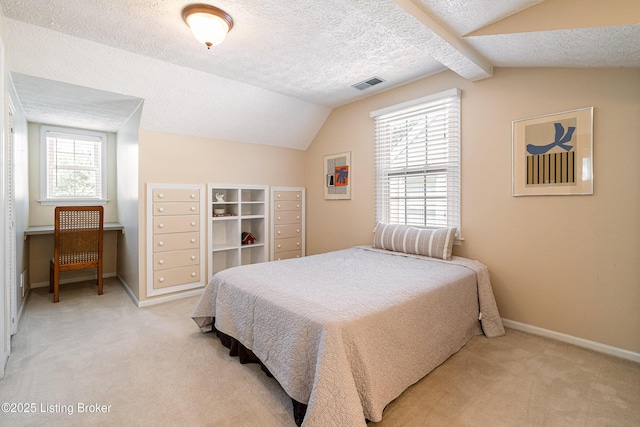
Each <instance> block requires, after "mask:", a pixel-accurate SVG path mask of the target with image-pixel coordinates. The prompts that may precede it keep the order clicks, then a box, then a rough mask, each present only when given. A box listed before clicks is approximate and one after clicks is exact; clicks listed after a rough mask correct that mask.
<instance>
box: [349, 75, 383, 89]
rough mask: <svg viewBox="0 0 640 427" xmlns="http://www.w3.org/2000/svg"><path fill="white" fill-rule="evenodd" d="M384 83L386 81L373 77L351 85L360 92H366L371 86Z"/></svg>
mask: <svg viewBox="0 0 640 427" xmlns="http://www.w3.org/2000/svg"><path fill="white" fill-rule="evenodd" d="M383 81H384V80H382V79H381V78H380V77H372V78H370V79H369V80H365V81H363V82H360V83H356V84H354V85H351V87H355V88H356V89H358V90H365V89H369V88H370V87H371V86H375V85H377V84H378V83H382V82H383Z"/></svg>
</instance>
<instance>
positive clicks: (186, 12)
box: [182, 4, 233, 49]
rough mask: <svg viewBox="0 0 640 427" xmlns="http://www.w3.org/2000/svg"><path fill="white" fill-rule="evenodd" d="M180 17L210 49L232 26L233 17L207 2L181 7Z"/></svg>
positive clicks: (222, 38)
mask: <svg viewBox="0 0 640 427" xmlns="http://www.w3.org/2000/svg"><path fill="white" fill-rule="evenodd" d="M182 19H184V22H186V24H187V25H188V26H189V28H191V32H192V33H193V35H194V36H195V38H196V39H198V40H199V41H200V42H201V43H204V45H205V46H207V49H211V46H217V45H219V44H220V43H222V41H223V40H224V38H225V37H226V36H227V33H228V32H229V31H231V28H233V18H231V15H229V14H228V13H227V12H225V11H224V10H222V9H218V8H217V7H215V6H210V5H208V4H192V5H189V6H187V7H185V8H184V9H182Z"/></svg>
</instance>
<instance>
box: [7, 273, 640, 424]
mask: <svg viewBox="0 0 640 427" xmlns="http://www.w3.org/2000/svg"><path fill="white" fill-rule="evenodd" d="M104 287H105V288H104V289H105V291H104V295H102V296H98V295H97V290H96V288H95V285H93V284H92V283H88V282H84V283H76V284H67V285H63V286H61V290H60V303H58V304H53V303H52V297H51V295H50V294H48V292H47V291H48V290H47V289H45V288H39V289H34V290H32V291H31V294H30V296H29V300H28V302H27V305H26V308H25V311H24V314H23V317H22V320H21V322H20V324H19V327H18V333H17V334H16V335H14V336H13V338H12V342H11V344H12V354H11V357H10V358H9V362H8V364H7V370H6V374H5V377H4V378H3V379H2V380H0V403H4V402H6V403H8V404H9V409H10V410H15V411H18V412H13V413H11V412H9V413H5V412H0V425H3V426H4V425H11V426H63V425H64V426H85V425H92V426H173V425H181V426H182V425H188V426H222V427H226V426H267V427H269V426H285V427H286V426H295V423H294V422H293V416H292V412H291V411H292V408H291V401H290V399H289V398H288V397H287V395H286V394H285V393H284V391H283V390H282V389H281V388H280V386H279V385H278V383H277V382H276V381H275V380H274V379H271V378H268V377H267V376H266V375H265V374H264V373H263V372H262V371H260V369H259V367H258V366H257V365H241V364H240V363H239V362H238V360H237V358H234V357H230V356H229V352H228V350H227V349H226V348H224V347H223V346H222V345H221V344H220V342H219V341H218V340H217V339H214V338H213V336H212V334H203V333H201V332H200V331H199V329H198V328H197V327H196V325H195V323H194V322H193V321H192V320H191V318H190V317H189V316H190V314H191V312H192V310H193V308H194V306H195V304H196V302H197V300H198V297H190V298H185V299H182V300H177V301H171V302H167V303H163V304H159V305H155V306H151V307H148V308H137V307H135V305H134V304H133V303H132V302H131V300H130V299H129V297H128V295H127V294H126V292H125V291H124V289H123V288H122V287H121V285H120V283H119V282H118V280H117V279H108V280H105V284H104ZM6 407H7V406H6V405H5V406H3V407H2V409H3V410H4V409H5V408H6ZM25 411H32V412H25ZM369 425H370V426H371V427H373V426H376V427H390V426H638V425H640V365H639V364H637V363H633V362H631V361H627V360H623V359H618V358H615V357H612V356H607V355H603V354H600V353H596V352H593V351H590V350H585V349H582V348H578V347H575V346H572V345H568V344H564V343H561V342H557V341H554V340H550V339H546V338H542V337H537V336H534V335H530V334H526V333H522V332H519V331H514V330H511V329H507V334H506V336H504V337H501V338H494V339H487V338H485V337H482V336H479V337H474V338H472V339H471V341H470V342H469V343H468V344H467V345H466V346H465V347H463V348H462V350H460V351H459V352H458V353H457V354H455V355H453V356H452V357H451V358H449V359H448V360H447V361H446V362H445V363H444V364H443V365H441V366H440V367H438V368H437V369H436V370H434V371H433V372H432V373H431V374H429V375H428V376H426V377H425V378H424V379H422V380H421V381H420V382H418V383H417V384H415V385H414V386H412V387H411V388H409V389H408V390H407V391H405V392H404V393H403V394H402V395H401V396H400V397H399V398H398V399H396V400H395V401H393V402H392V403H391V404H389V406H388V407H387V408H386V410H385V412H384V415H383V420H382V421H381V422H379V423H370V424H369Z"/></svg>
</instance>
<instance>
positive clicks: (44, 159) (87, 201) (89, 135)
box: [39, 126, 108, 206]
mask: <svg viewBox="0 0 640 427" xmlns="http://www.w3.org/2000/svg"><path fill="white" fill-rule="evenodd" d="M51 134H59V135H61V136H65V135H67V136H71V137H73V138H75V139H78V140H85V141H98V140H99V141H100V156H101V159H100V169H101V171H100V189H101V190H100V191H101V194H100V195H99V196H97V197H74V196H70V197H49V191H48V188H49V182H48V178H49V164H48V147H47V135H51ZM107 144H108V138H107V134H106V133H104V132H96V131H91V130H85V129H74V128H63V127H55V126H40V164H41V169H40V200H39V202H40V203H41V204H43V205H57V206H64V205H78V204H83V205H104V204H106V203H107V202H108V198H107V153H108V150H107Z"/></svg>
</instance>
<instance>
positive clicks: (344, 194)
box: [324, 152, 351, 200]
mask: <svg viewBox="0 0 640 427" xmlns="http://www.w3.org/2000/svg"><path fill="white" fill-rule="evenodd" d="M324 177H325V179H324V198H325V199H326V200H345V199H351V152H346V153H340V154H331V155H327V156H324Z"/></svg>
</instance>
